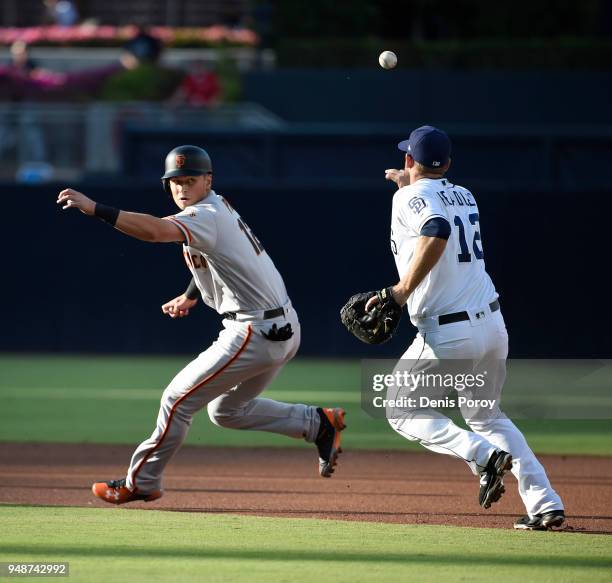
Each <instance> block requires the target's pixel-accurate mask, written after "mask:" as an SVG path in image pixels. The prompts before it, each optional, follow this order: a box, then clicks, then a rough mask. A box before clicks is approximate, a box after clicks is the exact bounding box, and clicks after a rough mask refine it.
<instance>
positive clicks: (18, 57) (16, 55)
mask: <svg viewBox="0 0 612 583" xmlns="http://www.w3.org/2000/svg"><path fill="white" fill-rule="evenodd" d="M11 66H12V68H13V70H14V71H21V72H23V73H24V74H26V75H27V74H28V73H30V72H31V71H33V70H34V69H36V63H35V61H33V60H32V59H31V58H30V54H29V52H28V45H27V44H26V43H24V42H23V41H22V40H16V41H15V42H14V43H13V44H12V45H11Z"/></svg>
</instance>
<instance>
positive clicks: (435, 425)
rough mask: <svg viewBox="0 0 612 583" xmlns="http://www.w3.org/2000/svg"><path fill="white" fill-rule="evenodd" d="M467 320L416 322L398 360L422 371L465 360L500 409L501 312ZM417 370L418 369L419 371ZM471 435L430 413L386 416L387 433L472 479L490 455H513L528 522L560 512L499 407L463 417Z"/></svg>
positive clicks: (504, 352) (392, 393)
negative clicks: (443, 457) (446, 458)
mask: <svg viewBox="0 0 612 583" xmlns="http://www.w3.org/2000/svg"><path fill="white" fill-rule="evenodd" d="M468 313H469V316H470V319H469V320H465V321H463V322H455V323H452V324H444V325H442V326H440V325H439V324H438V323H437V318H429V319H425V320H421V321H418V322H416V324H417V325H418V327H419V332H418V334H417V336H416V338H415V339H414V341H413V343H412V344H411V345H410V347H409V348H408V350H407V351H406V352H405V353H404V355H403V356H402V360H404V359H406V360H407V361H410V362H415V361H418V365H420V367H419V370H421V371H422V370H424V371H426V370H427V368H428V362H427V361H428V359H429V360H430V361H435V360H442V359H466V360H470V361H472V362H473V363H476V367H478V366H479V365H481V367H482V368H481V370H484V369H485V368H486V370H487V373H486V376H487V382H488V383H490V385H489V386H488V387H487V390H486V394H487V395H488V396H494V397H495V398H496V399H497V403H499V397H500V396H501V391H502V386H503V383H504V380H505V377H506V358H507V356H508V334H507V332H506V326H505V323H504V319H503V317H502V315H501V311H500V310H498V311H496V312H491V310H490V308H489V307H488V306H487V307H486V308H484V309H483V310H478V311H474V312H468ZM418 365H417V366H418ZM397 391H398V389H397V388H394V389H389V391H388V393H387V398H389V399H395V398H396V397H397ZM461 412H462V414H463V416H464V418H465V420H466V423H467V424H468V426H469V428H470V429H471V431H468V430H465V429H462V428H460V427H458V426H457V425H455V424H454V423H453V422H452V421H451V420H450V419H449V418H448V417H446V416H444V415H442V414H441V413H440V412H438V411H436V410H435V409H433V408H417V409H410V410H401V411H400V410H398V409H394V410H392V411H387V417H388V419H389V423H390V425H391V427H392V428H393V429H394V430H395V431H397V433H399V434H400V435H402V436H403V437H405V438H406V439H409V440H411V441H418V442H419V443H420V444H421V445H423V446H424V447H426V448H427V449H430V450H431V451H435V452H437V453H443V454H447V455H452V456H455V457H457V458H460V459H463V460H464V461H465V462H466V463H467V464H468V465H469V466H470V468H471V469H472V472H473V473H474V474H475V475H479V474H480V472H482V471H483V470H484V467H485V466H486V464H487V461H488V459H489V457H490V456H491V453H492V452H493V451H494V450H495V449H503V450H504V451H507V452H509V453H511V454H512V458H513V463H512V473H513V474H514V476H515V477H516V479H517V480H518V489H519V494H520V496H521V498H522V500H523V503H524V505H525V508H526V509H527V513H528V514H529V515H530V516H533V515H534V514H541V513H543V512H548V511H550V510H563V503H562V502H561V499H560V497H559V496H558V494H557V493H556V492H555V491H554V490H553V488H552V486H551V485H550V482H549V480H548V477H547V476H546V472H545V470H544V468H543V466H542V465H541V464H540V462H539V461H538V460H537V458H536V457H535V455H534V453H533V452H532V451H531V449H530V448H529V446H528V445H527V441H526V440H525V437H524V436H523V434H522V433H521V432H520V431H519V429H518V428H517V427H516V426H515V425H514V423H512V421H511V420H510V419H508V418H507V417H506V416H505V415H504V414H503V412H501V411H500V410H499V408H498V407H497V408H496V409H495V410H494V411H493V413H492V414H487V415H484V416H483V415H475V416H473V417H471V416H470V415H469V414H466V413H467V412H466V411H464V410H462V411H461Z"/></svg>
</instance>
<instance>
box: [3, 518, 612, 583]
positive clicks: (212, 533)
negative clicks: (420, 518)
mask: <svg viewBox="0 0 612 583" xmlns="http://www.w3.org/2000/svg"><path fill="white" fill-rule="evenodd" d="M0 523H1V524H2V525H3V528H2V529H1V530H0V561H3V562H14V561H15V562H16V561H19V562H27V561H61V562H64V561H67V562H69V564H70V580H71V581H88V582H89V581H92V582H95V581H147V582H152V581H181V582H182V581H206V582H207V583H214V582H220V581H223V582H226V581H232V582H240V581H246V582H249V583H259V582H262V583H270V582H274V583H278V582H283V581H286V582H290V583H296V582H300V581H308V582H311V581H337V582H340V583H341V582H351V583H359V582H361V581H363V582H368V583H369V582H371V581H373V580H375V581H379V582H380V581H394V582H397V581H419V582H427V581H435V582H439V581H448V582H453V581H486V582H487V583H489V582H490V581H491V580H496V581H538V582H540V583H545V582H547V581H550V582H554V583H560V582H578V581H588V582H589V583H595V582H598V581H610V572H611V569H612V537H608V536H602V535H591V536H585V535H581V534H571V533H554V532H518V531H502V530H495V531H493V532H492V531H491V530H489V529H479V528H457V527H437V526H422V525H391V524H378V523H367V522H339V521H331V520H330V521H323V520H313V519H285V518H260V517H248V516H228V515H217V514H199V513H179V512H161V511H153V512H152V511H146V510H135V509H125V508H100V509H98V508H96V509H93V508H65V507H64V508H61V507H54V508H49V507H35V508H34V507H21V506H0Z"/></svg>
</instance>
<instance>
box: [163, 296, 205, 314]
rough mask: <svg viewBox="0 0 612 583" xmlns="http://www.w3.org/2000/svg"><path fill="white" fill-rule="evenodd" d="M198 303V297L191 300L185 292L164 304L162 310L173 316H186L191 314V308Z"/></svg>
mask: <svg viewBox="0 0 612 583" xmlns="http://www.w3.org/2000/svg"><path fill="white" fill-rule="evenodd" d="M197 303H198V300H197V298H196V299H194V300H190V299H189V298H188V297H187V296H186V295H185V294H182V295H180V296H178V297H176V298H174V299H173V300H170V301H169V302H166V303H165V304H164V305H163V306H162V312H163V313H164V314H168V316H170V317H171V318H184V317H185V316H189V310H191V308H193V307H194V306H195V305H196V304H197Z"/></svg>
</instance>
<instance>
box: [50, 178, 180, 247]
mask: <svg viewBox="0 0 612 583" xmlns="http://www.w3.org/2000/svg"><path fill="white" fill-rule="evenodd" d="M57 204H60V205H62V209H64V210H66V209H71V208H75V209H79V210H80V211H81V212H82V213H83V214H86V215H88V216H96V217H98V218H100V219H102V220H103V221H105V222H107V223H109V224H110V225H112V226H113V227H115V228H116V229H118V230H119V231H121V232H122V233H125V234H126V235H129V236H130V237H134V238H135V239H140V240H141V241H147V242H149V243H172V242H176V241H184V240H185V236H184V235H183V233H182V231H181V230H180V229H179V227H177V226H176V225H175V224H174V223H172V222H171V221H165V220H164V219H160V218H159V217H154V216H152V215H146V214H142V213H132V212H128V211H122V210H119V209H116V208H113V207H109V206H106V205H103V204H100V203H97V202H96V201H94V200H92V199H91V198H89V197H87V196H85V195H84V194H83V193H82V192H78V191H76V190H73V189H72V188H67V189H65V190H62V191H61V192H60V193H59V196H58V197H57Z"/></svg>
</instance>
